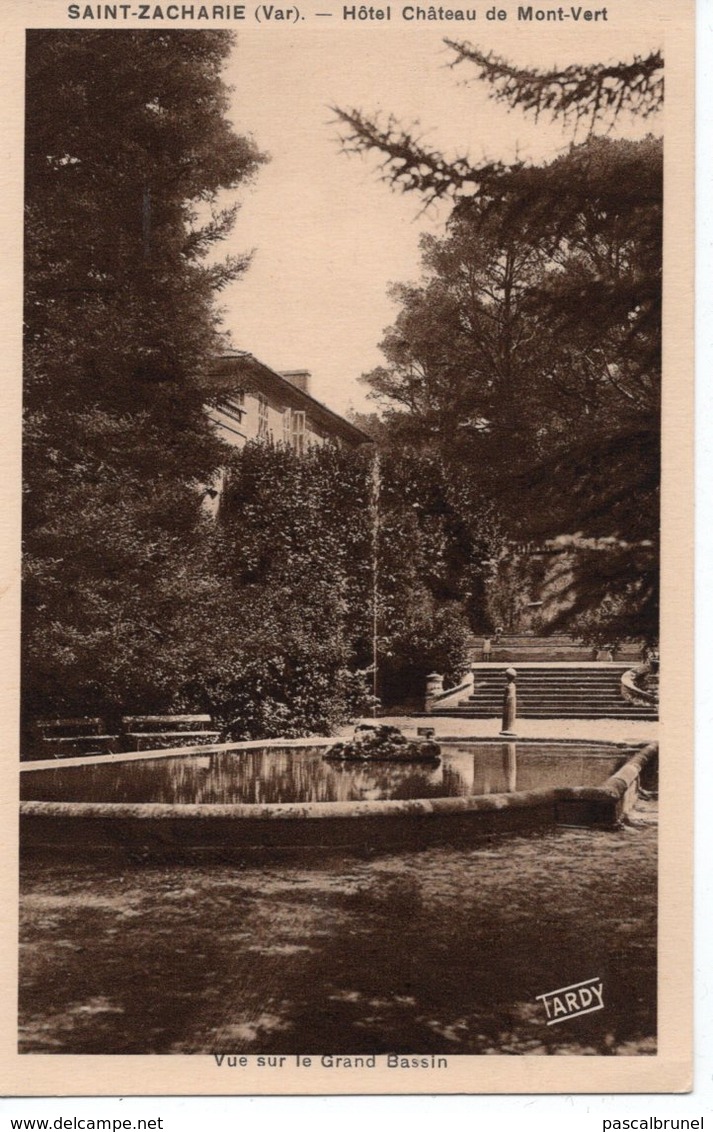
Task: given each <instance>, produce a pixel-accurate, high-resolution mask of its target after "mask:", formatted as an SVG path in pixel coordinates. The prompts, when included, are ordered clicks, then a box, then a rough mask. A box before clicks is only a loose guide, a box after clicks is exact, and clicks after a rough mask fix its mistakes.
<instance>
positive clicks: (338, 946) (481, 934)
mask: <svg viewBox="0 0 713 1132" xmlns="http://www.w3.org/2000/svg"><path fill="white" fill-rule="evenodd" d="M21 909H22V918H21V972H20V1010H21V1022H20V1049H21V1051H25V1052H38V1053H107V1054H108V1053H199V1052H202V1053H221V1052H226V1053H242V1052H244V1053H318V1054H319V1053H326V1052H328V1053H335V1054H338V1053H443V1054H448V1053H451V1054H548V1053H563V1054H565V1053H568V1054H582V1053H591V1054H603V1053H607V1054H608V1053H611V1054H637V1053H642V1054H650V1053H654V1052H655V1035H656V823H655V812H654V811H653V809H652V807H651V806H650V805H646V804H644V805H643V807H642V808H640V809H639V810H638V811H637V812H635V814H634V815H633V823H632V824H630V825H627V826H625V827H623V828H622V829H620V830H617V831H614V832H597V831H590V830H574V829H562V830H557V831H554V832H547V833H544V834H542V835H528V836H502V837H500V838H493V839H490V840H488V841H481V842H478V843H477V844H473V845H468V846H457V847H453V848H437V849H435V848H434V849H428V850H425V851H423V852H420V853H408V854H406V853H403V852H401V853H392V854H380V855H373V856H365V855H363V854H362V855H361V856H354V855H347V854H345V853H343V852H341V851H336V852H331V853H329V854H327V853H325V854H320V855H319V856H314V855H313V856H311V857H310V858H305V857H304V856H302V857H300V858H296V857H294V856H293V857H290V858H286V857H282V858H280V857H276V856H273V857H272V858H271V859H269V860H263V861H256V860H255V859H254V858H253V859H252V860H250V861H246V862H244V863H242V864H240V865H235V864H233V865H226V864H208V863H201V864H182V865H174V866H169V865H165V864H161V865H158V864H136V865H131V866H129V865H127V864H126V863H124V864H122V865H121V866H118V867H117V866H115V865H114V866H112V865H110V864H108V863H99V862H94V863H92V862H90V861H68V860H58V859H54V860H52V859H33V860H30V861H28V862H26V863H25V865H24V867H23V872H22V901H21ZM593 977H599V978H601V979H602V981H603V984H604V1003H605V1009H603V1010H601V1011H599V1012H597V1013H592V1014H588V1015H586V1016H582V1017H580V1018H575V1019H571V1020H569V1021H565V1022H562V1023H560V1024H558V1025H555V1026H550V1027H548V1026H547V1025H546V1024H545V1014H544V1010H543V1007H542V1004H541V1003H540V1002H538V1001H537V998H536V996H537V995H539V994H542V993H543V992H546V991H550V990H555V989H557V988H558V987H562V986H566V985H568V984H571V983H576V982H579V981H581V980H585V979H589V978H593Z"/></svg>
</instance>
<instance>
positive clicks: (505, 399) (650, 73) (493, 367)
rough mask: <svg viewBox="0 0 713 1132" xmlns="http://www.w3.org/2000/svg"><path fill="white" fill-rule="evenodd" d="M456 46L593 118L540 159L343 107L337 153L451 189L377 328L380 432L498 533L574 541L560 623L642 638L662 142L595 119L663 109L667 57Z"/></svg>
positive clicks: (484, 72)
mask: <svg viewBox="0 0 713 1132" xmlns="http://www.w3.org/2000/svg"><path fill="white" fill-rule="evenodd" d="M450 46H451V47H452V48H453V49H454V50H455V52H456V56H457V57H456V63H464V64H470V65H475V67H476V69H477V72H478V77H479V79H480V80H484V81H485V82H486V83H488V84H489V86H490V90H491V93H492V94H493V95H494V96H495V97H497V98H500V99H501V100H504V101H505V102H506V103H508V104H509V105H510V106H511V107H514V108H518V109H521V110H526V111H528V110H529V111H532V112H534V113H535V114H539V115H542V114H548V115H550V116H554V117H558V116H559V117H564V118H565V119H566V118H567V117H569V116H573V117H574V118H575V119H576V120H578V121H579V120H583V119H585V118H587V119H588V120H589V123H590V136H589V138H588V139H587V141H586V142H585V143H583V144H579V145H576V146H572V148H571V149H570V150H569V151H568V152H567V153H565V154H563V155H562V156H560V157H558V158H556V159H554V160H552V161H549V162H546V163H543V164H539V165H535V164H528V163H526V162H524V161H522V160H519V159H518V160H516V161H514V162H511V163H507V162H502V161H499V160H491V161H484V162H481V163H480V164H477V165H474V164H473V163H472V162H470V161H469V160H468V159H467V158H465V157H457V158H455V159H449V158H446V157H444V156H443V154H441V153H440V152H438V151H436V150H432V149H426V148H424V146H423V145H422V144H421V142H420V140H419V139H418V138H416V137H414V136H413V134H412V133H410V132H409V131H408V130H404V129H402V128H401V127H400V126H399V124H398V123H397V122H396V121H395V120H394V119H393V118H391V119H389V120H388V122H387V124H386V125H385V126H384V127H382V126H381V125H380V124H379V122H378V120H376V119H370V118H369V117H368V116H366V115H364V114H363V113H362V112H361V111H357V110H350V111H339V117H340V119H341V121H342V123H343V125H345V126H346V133H345V135H344V146H345V149H346V150H347V151H350V150H356V151H369V150H375V151H377V152H378V153H380V154H381V156H382V159H383V163H382V173H383V176H384V178H385V179H386V180H387V181H388V182H389V183H390V184H391V185H392V186H393V187H395V188H398V189H401V190H403V191H416V192H418V193H419V195H420V196H421V197H422V199H424V200H425V201H426V202H427V203H428V202H430V201H432V200H434V199H438V198H442V197H449V196H450V197H452V198H453V199H454V205H455V206H454V209H453V213H452V217H451V220H450V222H449V226H448V232H447V235H446V236H445V238H443V239H440V240H436V239H433V238H427V239H425V240H424V242H423V262H424V274H425V278H424V280H423V282H422V283H421V284H419V285H415V286H414V285H410V286H407V287H406V286H402V287H397V288H395V289H394V297H395V298H396V300H397V301H398V302H399V304H400V311H399V314H398V316H397V319H396V322H395V325H394V326H393V327H392V328H390V329H389V330H387V332H386V335H385V338H384V340H383V342H382V350H383V352H384V354H385V358H386V363H387V364H386V365H385V366H383V367H380V368H378V369H377V370H375V371H372V373H370V374H367V375H366V376H365V381H366V382H367V383H368V384H369V385H370V386H371V389H372V392H373V395H374V396H375V397H376V399H377V400H378V401H380V403H381V404H382V407H384V408H385V417H386V421H387V423H388V425H389V427H390V429H391V431H392V435H393V436H400V437H401V438H402V439H403V440H405V441H408V442H409V443H417V444H418V443H420V444H421V445H424V444H425V445H427V446H430V447H432V448H435V449H437V450H440V451H441V452H442V453H444V457H445V459H446V461H447V462H448V463H449V465H450V467H451V468H452V469H453V474H454V475H455V476H458V474H459V472H458V469H460V475H461V476H467V477H468V478H471V479H473V480H474V481H475V483H476V484H477V486H478V489H479V491H480V493H481V495H482V496H484V497H485V498H487V499H488V500H490V501H491V503H492V504H493V505H494V506H495V507H496V509H497V511H498V513H499V515H500V517H501V519H502V529H503V531H506V532H507V534H508V535H509V536H510V537H511V538H514V539H530V538H536V539H540V540H541V539H543V538H545V539H546V538H555V537H559V538H562V537H564V538H568V539H569V540H570V544H571V547H572V553H573V554H575V562H574V566H573V567H572V568H570V566H569V565H568V579H567V582H566V584H564V583H563V584H562V586H560V587H559V590H558V594H559V599H558V608H557V614H556V617H555V619H554V620H553V622H552V625H553V627H555V626H557V627H559V626H562V625H563V624H569V625H570V626H571V627H575V628H576V627H577V626H581V625H582V624H583V623H584V621H586V620H587V618H589V619H590V620H591V616H592V615H595V614H596V618H595V619H596V620H597V624H598V626H599V627H600V628H601V630H602V632H606V626H607V625H608V624H609V622H611V628H612V632H616V635H617V637H618V638H621V637H622V636H644V637H646V638H649V639H651V638H653V637H655V636H656V633H657V608H658V606H657V603H658V523H659V520H658V513H659V512H658V480H659V439H658V437H659V405H660V381H661V227H662V183H663V179H662V149H661V144H660V142H659V141H658V140H656V139H654V138H652V137H647V138H645V139H643V140H641V141H627V140H617V141H615V140H612V139H611V138H607V137H597V136H594V134H593V131H594V128H595V127H598V126H602V125H603V124H605V123H606V122H607V121H608V123H609V124H611V121H612V120H613V119H615V118H616V117H618V116H620V115H622V114H624V113H626V112H630V113H633V114H638V115H641V116H648V115H649V114H652V113H654V112H655V110H657V109H658V107H659V106H660V100H661V97H662V89H663V88H662V75H661V71H662V61H661V57H660V55H659V54H658V53H652V54H651V55H650V56H648V57H646V58H639V57H637V58H636V59H635V60H634V61H633V62H632V63H623V64H614V65H611V66H604V65H595V66H593V67H588V68H582V67H570V68H567V69H566V70H565V71H542V70H539V69H538V70H534V71H525V70H522V69H518V68H514V67H512V66H510V65H509V64H507V63H506V62H504V61H503V60H501V59H499V58H497V57H496V56H494V55H492V54H485V53H483V52H480V51H479V50H478V49H476V48H472V47H471V46H470V45H462V44H461V45H459V44H456V43H453V42H451V43H450ZM466 469H467V471H466ZM577 547H579V551H576V548H577ZM568 562H571V558H568ZM565 593H566V594H568V599H569V607H568V609H564V608H563V605H562V602H561V600H560V599H561V597H562V595H563V594H565ZM624 599H625V600H624ZM602 610H609V611H610V614H611V616H609V617H607V616H604V615H603V614H602V615H600V613H601V611H602ZM597 611H599V612H597ZM583 619H584V620H583Z"/></svg>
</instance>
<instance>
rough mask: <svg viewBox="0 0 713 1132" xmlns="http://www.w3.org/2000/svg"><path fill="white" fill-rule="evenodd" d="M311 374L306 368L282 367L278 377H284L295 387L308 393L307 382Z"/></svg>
mask: <svg viewBox="0 0 713 1132" xmlns="http://www.w3.org/2000/svg"><path fill="white" fill-rule="evenodd" d="M311 376H312V374H311V373H310V371H309V370H308V369H283V370H281V371H280V377H284V379H285V381H289V383H290V385H294V386H295V387H296V388H297V389H301V390H302V392H303V393H307V394H309V382H310V378H311Z"/></svg>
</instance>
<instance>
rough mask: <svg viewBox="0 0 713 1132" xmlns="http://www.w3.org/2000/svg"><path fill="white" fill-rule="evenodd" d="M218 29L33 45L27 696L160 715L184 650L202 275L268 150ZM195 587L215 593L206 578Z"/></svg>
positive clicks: (200, 431) (214, 273)
mask: <svg viewBox="0 0 713 1132" xmlns="http://www.w3.org/2000/svg"><path fill="white" fill-rule="evenodd" d="M230 46H231V40H230V37H229V36H228V35H227V34H225V33H222V32H192V31H173V32H168V33H164V32H156V31H110V32H103V31H97V32H94V31H91V32H85V31H44V30H43V31H32V32H29V33H28V40H27V92H26V107H27V120H26V163H25V199H26V215H25V248H26V259H25V298H26V304H25V311H26V325H25V384H24V391H25V393H24V395H25V454H24V471H25V477H24V478H25V509H24V538H25V557H24V563H25V584H24V623H23V643H24V667H23V700H24V707H25V712H26V714H27V715H28V716H37V715H42V714H45V713H47V712H49V711H61V712H68V711H69V712H80V713H84V712H86V711H87V710H89V711H92V710H94V711H109V712H111V711H112V710H116V711H118V710H119V709H120V708H123V709H124V710H129V709H130V708H136V709H142V708H143V709H147V708H150V707H152V706H153V707H165V706H168V704H169V703H170V701H171V696H172V695H173V694H174V693H175V687H176V683H177V680H176V677H177V673H180V672H181V670H182V658H183V656H184V655H185V653H186V652H187V651H188V652H190V651H191V650H190V642H189V641H187V640H186V632H187V630H188V628H189V625H191V624H192V625H193V630H194V631H196V626H195V620H196V608H197V609H198V610H200V611H201V613H202V616H203V622H204V631H207V630H208V629H209V624H210V617H209V615H210V608H211V593H210V591H211V585H210V584H208V581H207V578H206V576H205V575H201V569H200V555H201V553H202V547H203V544H204V541H205V532H202V520H201V511H200V494H199V490H198V488H199V485H200V484H201V483H202V482H205V481H206V480H207V479H208V478H209V477H210V475H211V474H212V472H213V470H214V468H215V466H216V465H217V463H218V462H219V461H220V459H221V458H222V454H221V451H220V450H219V446H218V442H217V441H216V440H215V439H214V437H213V436H212V434H211V432H210V430H209V427H208V424H207V422H206V420H205V416H204V413H203V412H202V406H203V403H204V401H205V399H206V396H207V395H208V392H207V389H206V386H205V384H204V382H203V380H202V370H203V367H204V366H205V363H206V361H207V360H208V359H209V357H210V354H211V352H212V351H213V350H214V349H215V344H216V329H217V326H216V314H215V310H214V307H213V297H214V294H215V291H216V290H219V289H220V288H221V287H222V286H223V285H224V284H225V283H226V282H227V281H228V280H229V279H232V278H234V277H235V276H236V275H237V274H239V273H240V272H241V271H242V270H243V269H244V267H245V266H246V263H247V258H243V259H237V260H232V261H231V260H229V261H227V262H224V263H221V264H217V265H216V264H208V263H206V261H205V253H206V252H207V251H208V250H209V249H210V248H211V247H212V246H213V244H214V243H215V241H216V240H218V239H220V238H221V236H223V235H225V234H226V233H227V232H228V231H229V230H230V227H231V225H232V222H233V220H234V218H235V209H234V208H228V209H227V210H226V209H221V208H220V207H219V206H218V201H219V199H220V195H221V194H222V193H223V192H224V191H225V190H232V189H234V188H235V187H236V186H238V185H240V184H241V183H244V182H245V181H246V180H247V179H249V178H250V177H251V176H252V175H253V173H254V172H255V170H256V169H257V167H258V165H259V163H260V160H261V158H260V155H259V153H258V151H257V150H256V148H255V146H254V144H253V143H252V142H251V141H250V140H249V139H247V138H243V137H239V136H236V135H235V134H234V133H233V131H232V129H231V127H230V125H229V123H228V121H227V120H226V110H227V91H226V88H225V86H224V84H223V81H222V78H221V68H222V66H223V63H224V61H225V58H226V56H227V54H228V52H229V50H230ZM201 579H202V580H201Z"/></svg>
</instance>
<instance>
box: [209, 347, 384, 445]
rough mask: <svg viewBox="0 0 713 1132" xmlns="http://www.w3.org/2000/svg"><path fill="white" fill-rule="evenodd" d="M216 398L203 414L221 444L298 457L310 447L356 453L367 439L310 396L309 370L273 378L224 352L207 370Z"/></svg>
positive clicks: (241, 355)
mask: <svg viewBox="0 0 713 1132" xmlns="http://www.w3.org/2000/svg"><path fill="white" fill-rule="evenodd" d="M210 378H211V385H212V386H213V387H214V388H217V390H218V396H217V398H216V400H215V401H214V403H213V404H211V405H209V406H208V409H207V412H208V416H209V418H210V420H211V421H212V422H213V424H214V426H215V428H216V430H217V432H218V434H219V436H220V437H221V439H223V440H225V441H226V442H227V443H228V444H231V445H234V446H235V447H238V448H242V447H243V446H244V445H245V444H246V443H247V442H248V441H250V440H264V441H266V442H267V443H273V444H277V443H283V444H287V445H289V446H290V447H291V448H293V449H294V450H295V452H297V453H298V454H300V455H302V454H303V453H304V452H306V451H307V450H308V449H309V448H311V447H314V446H315V445H322V444H326V443H332V444H336V445H337V446H338V447H340V448H357V447H359V446H360V445H361V444H370V443H371V438H370V437H369V436H367V434H366V433H365V432H362V430H361V429H360V428H357V426H356V425H353V424H351V422H350V421H347V420H345V418H344V417H341V416H340V415H339V414H338V413H335V412H334V411H333V410H332V409H329V408H327V406H326V405H323V404H322V403H321V402H320V401H317V400H315V398H314V397H312V395H311V393H310V388H309V383H310V374H309V371H308V370H289V371H286V372H283V373H278V372H277V370H273V369H271V368H270V367H269V366H267V365H265V364H264V362H260V361H258V360H257V358H255V357H253V355H252V354H249V353H247V352H246V351H243V350H235V349H232V348H231V349H226V350H225V352H224V353H223V354H221V355H220V357H218V358H216V359H215V362H214V365H213V366H212V368H211V374H210Z"/></svg>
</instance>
